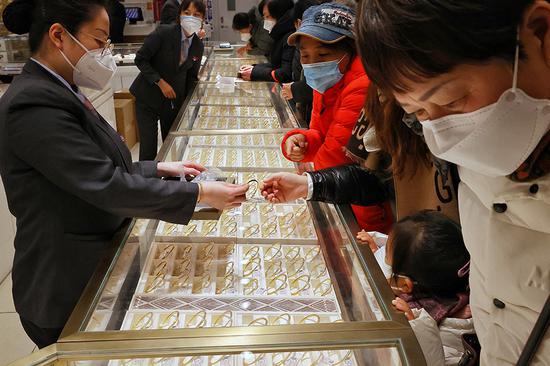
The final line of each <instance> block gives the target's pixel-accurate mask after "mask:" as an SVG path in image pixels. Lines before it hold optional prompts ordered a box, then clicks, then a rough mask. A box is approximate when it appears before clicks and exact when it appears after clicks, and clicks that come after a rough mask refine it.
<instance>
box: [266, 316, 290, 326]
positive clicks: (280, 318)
mask: <svg viewBox="0 0 550 366" xmlns="http://www.w3.org/2000/svg"><path fill="white" fill-rule="evenodd" d="M291 320H292V318H291V316H290V314H287V313H283V314H281V315H279V316H277V317H276V318H275V319H273V321H272V322H271V324H273V325H289V324H290V323H291ZM281 321H282V322H281ZM281 323H282V324H281Z"/></svg>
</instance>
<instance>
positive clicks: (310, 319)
mask: <svg viewBox="0 0 550 366" xmlns="http://www.w3.org/2000/svg"><path fill="white" fill-rule="evenodd" d="M320 322H321V317H320V316H319V315H317V314H309V315H308V316H306V317H304V318H302V320H300V321H299V322H298V324H318V323H320Z"/></svg>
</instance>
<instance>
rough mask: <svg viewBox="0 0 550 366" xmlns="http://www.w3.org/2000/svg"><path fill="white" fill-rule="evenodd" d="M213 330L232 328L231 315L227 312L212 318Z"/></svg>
mask: <svg viewBox="0 0 550 366" xmlns="http://www.w3.org/2000/svg"><path fill="white" fill-rule="evenodd" d="M212 325H213V326H214V327H215V328H227V327H231V326H233V313H232V312H231V311H229V310H227V311H225V312H224V313H223V314H221V315H220V316H218V317H217V318H214V321H213V324H212Z"/></svg>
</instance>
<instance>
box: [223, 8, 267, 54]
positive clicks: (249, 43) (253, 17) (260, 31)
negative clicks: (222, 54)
mask: <svg viewBox="0 0 550 366" xmlns="http://www.w3.org/2000/svg"><path fill="white" fill-rule="evenodd" d="M260 6H262V7H263V4H262V3H261V4H260ZM257 13H258V9H257V8H256V7H253V8H252V9H250V10H249V11H248V13H237V14H235V16H234V17H233V30H234V31H237V32H239V33H240V36H241V41H243V42H245V43H246V46H243V47H241V48H239V49H238V50H237V54H238V55H239V56H244V55H245V54H249V55H257V56H267V55H269V52H270V51H271V47H272V46H273V39H272V38H271V36H270V35H269V32H268V31H267V30H265V29H264V21H263V19H260V18H259V17H258V14H257Z"/></svg>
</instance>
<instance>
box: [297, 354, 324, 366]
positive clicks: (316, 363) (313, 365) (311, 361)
mask: <svg viewBox="0 0 550 366" xmlns="http://www.w3.org/2000/svg"><path fill="white" fill-rule="evenodd" d="M317 354H318V356H317V358H316V359H315V360H313V357H312V355H313V352H304V354H303V355H302V358H301V359H300V363H302V361H305V359H306V355H307V356H308V358H309V361H310V363H309V365H311V366H317V365H318V364H319V361H321V358H322V357H323V354H322V353H321V352H319V351H318V352H317Z"/></svg>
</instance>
